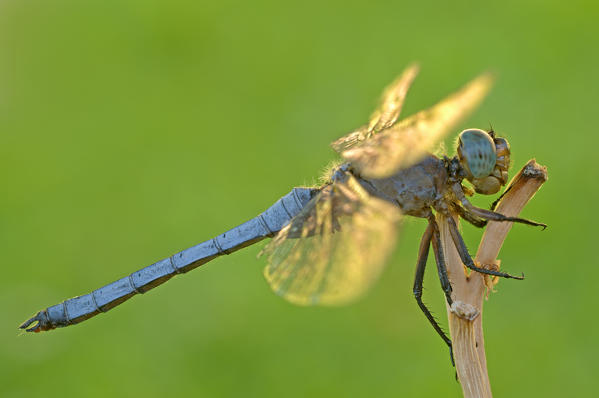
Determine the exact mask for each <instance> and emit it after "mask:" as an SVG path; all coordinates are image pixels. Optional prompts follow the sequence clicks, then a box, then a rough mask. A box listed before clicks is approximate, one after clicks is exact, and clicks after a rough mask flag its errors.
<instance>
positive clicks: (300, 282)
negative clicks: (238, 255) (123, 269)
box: [20, 65, 546, 354]
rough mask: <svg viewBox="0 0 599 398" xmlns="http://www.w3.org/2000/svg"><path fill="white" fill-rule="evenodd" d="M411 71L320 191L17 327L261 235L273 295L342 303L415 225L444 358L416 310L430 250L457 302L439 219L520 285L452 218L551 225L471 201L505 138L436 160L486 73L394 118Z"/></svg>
mask: <svg viewBox="0 0 599 398" xmlns="http://www.w3.org/2000/svg"><path fill="white" fill-rule="evenodd" d="M418 70H419V67H418V65H411V66H409V67H408V68H407V69H406V70H405V71H404V72H403V73H402V74H401V75H400V76H399V77H398V78H397V79H396V80H395V81H394V82H393V83H391V85H389V87H387V88H386V90H385V91H384V93H383V95H382V97H381V100H380V104H379V106H378V108H377V109H376V110H375V111H374V113H373V114H372V115H371V117H370V119H369V122H368V123H367V124H365V125H363V126H362V127H360V128H358V129H356V130H354V131H352V132H350V133H349V134H347V135H345V136H343V137H341V138H339V139H338V140H336V141H334V142H333V143H332V144H331V146H332V148H333V149H334V150H335V151H336V152H337V153H338V154H339V155H340V157H341V160H340V161H339V162H338V163H337V165H336V166H334V167H332V168H330V170H329V172H328V174H327V176H326V178H325V179H324V182H323V184H322V185H321V186H318V187H296V188H293V189H292V190H291V191H290V192H289V193H288V194H286V195H285V196H283V197H281V198H280V199H279V200H278V201H276V202H275V203H274V204H273V205H272V206H271V207H269V208H268V209H267V210H265V211H264V212H263V213H261V214H259V215H258V216H256V217H254V218H252V219H251V220H249V221H247V222H245V223H243V224H241V225H239V226H237V227H235V228H233V229H231V230H229V231H227V232H225V233H223V234H221V235H218V236H216V237H214V238H212V239H210V240H207V241H205V242H202V243H200V244H198V245H196V246H193V247H191V248H188V249H186V250H183V251H181V252H179V253H176V254H173V255H172V256H170V257H167V258H165V259H163V260H160V261H158V262H156V263H154V264H152V265H150V266H147V267H145V268H143V269H140V270H138V271H135V272H133V273H131V274H130V275H128V276H125V277H123V278H121V279H119V280H117V281H115V282H113V283H110V284H108V285H106V286H104V287H101V288H99V289H97V290H94V291H92V292H91V293H88V294H85V295H82V296H78V297H74V298H70V299H67V300H65V301H63V302H62V303H60V304H57V305H54V306H50V307H47V308H45V309H43V310H41V311H39V312H38V313H36V314H35V315H34V316H33V317H31V318H30V319H28V320H27V321H25V322H24V323H23V324H22V325H20V328H21V329H25V330H26V331H27V332H42V331H48V330H52V329H55V328H60V327H66V326H69V325H73V324H77V323H80V322H82V321H84V320H86V319H89V318H91V317H94V316H95V315H98V314H99V313H102V312H106V311H108V310H110V309H112V308H114V307H116V306H118V305H120V304H122V303H123V302H125V301H126V300H128V299H130V298H131V297H133V296H135V295H136V294H138V293H140V294H141V293H145V292H147V291H149V290H151V289H153V288H155V287H156V286H159V285H161V284H163V283H164V282H166V281H167V280H169V279H170V278H172V277H173V276H175V275H177V274H182V273H186V272H188V271H191V270H192V269H195V268H197V267H199V266H201V265H203V264H205V263H207V262H209V261H211V260H213V259H215V258H217V257H220V256H222V255H228V254H231V253H233V252H235V251H237V250H239V249H241V248H244V247H246V246H250V245H252V244H254V243H257V242H259V241H262V240H264V239H267V238H272V239H271V241H270V242H269V243H268V244H267V245H266V246H265V247H264V249H263V250H262V251H261V252H260V255H262V256H265V257H266V258H267V263H268V264H267V265H266V267H265V269H264V276H265V278H266V280H267V281H268V283H269V285H270V286H271V288H272V289H273V291H274V292H275V293H276V294H278V295H280V296H282V297H283V298H285V299H286V300H288V301H290V302H292V303H294V304H298V305H314V304H320V305H340V304H345V303H348V302H350V301H352V300H355V299H356V298H358V297H360V296H361V295H363V294H364V293H365V292H366V291H367V290H368V289H369V287H371V286H372V285H373V283H374V282H375V281H376V280H377V278H378V276H379V275H380V274H381V271H382V270H383V268H384V265H385V263H386V262H387V259H388V257H389V255H390V253H391V252H392V250H393V248H394V244H395V241H396V233H397V228H398V225H399V224H400V222H401V220H402V219H403V218H404V217H406V216H412V217H419V218H424V219H426V220H427V222H428V224H427V227H426V230H425V232H424V234H423V236H422V239H421V243H420V248H419V251H418V259H417V263H416V273H415V278H414V285H413V293H414V297H415V299H416V302H417V304H418V306H419V307H420V309H421V310H422V312H423V313H424V315H425V316H426V318H427V319H428V321H429V322H430V324H431V325H432V326H433V328H434V329H435V331H436V332H437V333H438V334H439V335H440V336H441V338H442V339H443V341H444V342H445V343H446V344H447V345H448V346H449V349H450V354H451V348H452V345H451V340H450V338H449V337H448V336H447V335H446V334H445V332H444V331H443V330H442V329H441V327H440V326H439V324H438V323H437V321H436V320H435V318H433V316H432V314H431V312H430V311H429V309H428V308H427V306H426V305H425V304H424V303H423V301H422V285H423V277H424V271H425V267H426V263H427V259H428V255H429V251H430V247H431V245H432V248H433V252H434V257H435V260H436V265H437V271H438V276H439V279H440V282H441V287H442V289H443V291H444V294H445V299H446V301H447V303H449V304H450V305H451V303H452V302H453V299H452V286H451V281H450V280H449V277H448V273H447V269H446V264H445V259H444V256H443V248H442V242H441V238H440V230H439V224H438V222H437V220H436V215H437V214H442V215H445V216H447V222H448V223H449V227H450V231H451V238H452V241H453V243H454V244H455V246H456V248H457V251H458V253H459V255H460V258H461V260H462V262H463V263H464V265H465V266H466V267H468V268H469V269H471V270H473V271H475V272H479V273H482V274H486V275H491V276H494V277H504V278H514V279H522V278H523V277H521V276H513V275H510V274H508V273H505V272H500V271H498V270H496V269H494V268H493V267H485V266H484V265H483V264H477V263H475V262H474V260H473V259H472V257H471V255H470V254H469V252H468V249H467V247H466V244H465V243H464V240H463V238H462V236H461V234H460V232H459V230H458V225H457V223H456V222H455V221H454V219H453V218H452V217H451V216H450V215H452V214H455V215H458V216H459V217H460V218H462V219H464V220H465V221H466V222H468V223H471V224H473V225H474V226H476V227H480V228H483V227H484V226H485V225H486V224H487V222H488V221H500V222H517V223H523V224H528V225H533V226H542V227H545V226H546V225H545V224H542V223H538V222H535V221H531V220H527V219H523V218H518V217H507V216H505V215H502V214H500V213H497V212H495V211H494V206H492V207H491V210H487V209H483V208H479V207H476V206H474V205H473V204H472V203H471V202H470V201H469V199H468V197H469V196H472V195H473V194H474V193H479V194H484V195H491V194H495V193H497V192H499V190H500V189H501V187H503V186H505V185H506V183H507V180H508V169H509V166H510V146H509V144H508V141H507V140H506V139H505V138H502V137H499V136H497V135H496V134H495V133H494V132H493V131H492V130H489V131H486V130H482V129H476V128H470V129H466V130H464V131H462V132H461V133H460V134H459V137H458V141H457V154H456V155H455V156H453V157H451V158H450V157H448V156H436V155H433V154H432V151H433V150H434V149H435V147H436V146H438V144H439V143H440V141H441V140H442V139H443V138H444V137H445V136H446V135H447V134H448V133H449V132H451V131H452V129H454V128H455V126H456V125H457V124H458V123H460V122H461V121H462V120H463V119H464V118H465V117H467V116H468V115H469V114H470V113H471V112H472V111H473V110H474V109H475V108H476V107H477V106H478V105H479V103H480V102H481V101H482V100H483V98H484V97H485V96H486V94H487V93H488V91H489V89H490V87H491V85H492V82H493V77H492V75H491V74H489V73H483V74H481V75H479V76H478V77H476V78H475V79H473V80H472V81H470V82H469V83H467V84H466V85H464V86H463V87H462V88H460V89H459V90H458V91H456V92H454V93H453V94H451V95H449V96H448V97H446V98H445V99H443V100H441V101H440V102H438V103H437V104H436V105H434V106H432V107H430V108H428V109H426V110H423V111H420V112H417V113H415V114H413V115H411V116H409V117H407V118H405V119H403V120H400V121H398V118H399V115H400V111H401V109H402V106H403V103H404V100H405V97H406V94H407V92H408V89H409V87H410V86H411V84H412V82H413V80H414V78H415V77H416V75H417V73H418ZM507 190H509V186H508V187H507ZM507 190H506V191H504V193H505V192H507ZM496 202H497V201H496Z"/></svg>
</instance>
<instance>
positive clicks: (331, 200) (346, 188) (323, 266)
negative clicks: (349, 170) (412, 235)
mask: <svg viewBox="0 0 599 398" xmlns="http://www.w3.org/2000/svg"><path fill="white" fill-rule="evenodd" d="M348 177H349V178H348V179H347V180H346V181H345V182H334V183H333V184H332V185H328V186H326V187H324V188H323V189H322V191H321V192H320V193H319V194H318V195H317V196H316V197H315V198H313V199H312V200H311V201H310V202H309V203H308V204H307V205H306V207H305V208H304V209H303V210H302V212H301V213H300V214H298V215H297V216H296V217H295V218H294V219H293V220H291V222H290V223H289V225H287V226H286V227H285V228H284V229H282V230H281V231H280V232H279V233H278V234H277V236H276V237H275V238H274V239H273V240H272V241H271V242H270V243H269V244H268V245H267V246H266V247H265V248H264V250H263V251H262V253H260V254H261V255H262V254H266V255H267V256H268V262H269V264H268V265H267V266H266V268H265V269H264V276H265V277H266V280H267V281H268V283H269V284H270V286H271V288H272V289H273V290H274V291H275V293H277V294H278V295H280V296H282V297H284V298H285V299H287V300H288V301H290V302H292V303H294V304H299V305H311V304H323V305H338V304H343V303H346V302H348V301H351V300H352V299H355V298H357V297H359V296H360V295H361V294H362V293H364V292H365V291H366V290H367V289H368V287H370V286H371V285H372V283H373V282H374V281H375V280H376V279H377V278H378V276H379V274H380V273H381V271H382V269H383V266H384V264H385V260H386V259H387V257H388V255H389V253H390V252H391V250H392V248H393V246H394V243H395V235H396V224H397V221H398V220H399V218H400V213H399V209H398V208H397V207H395V206H393V205H392V204H390V203H387V202H385V201H382V200H380V199H377V198H374V197H372V196H370V195H368V193H367V192H366V191H364V189H363V188H362V187H361V186H360V184H359V183H358V182H357V181H356V180H355V178H353V177H352V176H348Z"/></svg>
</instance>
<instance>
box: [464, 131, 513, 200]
mask: <svg viewBox="0 0 599 398" xmlns="http://www.w3.org/2000/svg"><path fill="white" fill-rule="evenodd" d="M458 159H459V161H460V165H461V166H462V169H463V170H464V173H465V174H466V179H467V180H468V181H470V182H471V183H472V185H473V186H474V190H475V191H476V192H478V193H482V194H485V195H491V194H494V193H497V192H498V191H499V189H500V188H501V187H502V186H503V185H505V184H506V183H507V178H508V173H507V172H508V168H509V166H510V145H509V144H508V142H507V140H506V139H505V138H501V137H496V136H495V133H494V132H493V130H491V131H488V132H487V131H484V130H479V129H468V130H464V131H462V132H461V133H460V136H459V138H458Z"/></svg>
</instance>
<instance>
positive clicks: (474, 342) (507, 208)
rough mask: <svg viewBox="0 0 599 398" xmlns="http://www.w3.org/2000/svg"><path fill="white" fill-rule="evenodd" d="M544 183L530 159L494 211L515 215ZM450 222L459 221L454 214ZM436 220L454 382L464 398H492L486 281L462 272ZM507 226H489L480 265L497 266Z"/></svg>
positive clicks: (543, 174)
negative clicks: (447, 283) (448, 295)
mask: <svg viewBox="0 0 599 398" xmlns="http://www.w3.org/2000/svg"><path fill="white" fill-rule="evenodd" d="M546 180H547V170H546V168H545V167H543V166H540V165H539V164H537V162H536V161H535V160H534V159H532V160H530V161H529V162H528V163H527V164H526V165H525V166H524V167H523V168H522V170H520V172H519V173H518V174H517V175H516V176H515V177H514V178H513V179H512V181H511V182H510V185H508V186H511V188H510V190H509V191H508V192H507V193H506V194H505V196H504V197H503V198H502V200H501V202H499V205H498V206H497V209H496V211H497V212H498V213H501V214H504V215H506V216H512V217H514V216H517V215H518V214H519V213H520V211H521V210H522V208H523V207H524V206H525V205H526V203H527V202H528V201H529V200H530V199H531V198H532V197H533V196H534V194H535V193H536V192H537V191H538V189H539V188H540V187H541V185H542V184H543V183H544V182H545V181H546ZM454 219H456V221H457V216H454ZM438 221H439V226H440V229H441V241H442V243H443V251H444V254H445V260H446V263H447V270H448V273H449V279H450V280H451V284H452V287H453V299H454V304H453V305H452V306H451V308H449V306H448V308H447V315H448V318H449V330H450V334H451V339H452V341H453V353H454V358H455V363H456V370H457V373H458V378H459V380H460V383H461V385H462V391H463V393H464V397H466V398H471V397H472V398H474V397H477V398H479V397H485V398H486V397H491V396H492V394H491V385H490V383H489V376H488V372H487V361H486V357H485V349H484V338H483V330H482V309H483V297H484V295H485V289H486V286H487V285H486V284H485V278H484V276H483V275H482V274H480V273H478V272H471V273H469V272H466V268H465V267H464V265H463V264H462V261H461V260H460V257H459V255H458V252H457V250H456V248H455V246H454V244H453V240H452V239H451V234H450V232H449V226H448V223H447V219H446V218H445V217H443V216H442V215H439V217H438ZM511 227H512V223H511V222H489V224H488V225H487V228H486V229H485V232H484V234H483V237H482V240H481V242H480V245H479V247H478V251H477V253H476V262H477V263H478V264H479V266H483V267H485V268H489V267H490V266H491V267H492V266H493V265H494V264H495V265H496V266H497V267H498V266H499V263H498V262H497V260H496V258H497V255H498V254H499V249H501V246H502V244H503V241H504V240H505V238H506V236H507V234H508V232H509V230H510V228H511ZM496 269H497V268H496ZM514 283H517V282H514Z"/></svg>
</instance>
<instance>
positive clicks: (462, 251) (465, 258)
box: [447, 215, 524, 280]
mask: <svg viewBox="0 0 599 398" xmlns="http://www.w3.org/2000/svg"><path fill="white" fill-rule="evenodd" d="M447 223H448V224H449V232H450V234H451V239H452V240H453V243H454V244H455V247H456V249H457V250H458V254H459V255H460V259H461V260H462V262H463V263H464V265H465V266H466V267H468V268H470V269H471V270H474V271H476V272H480V273H481V274H487V275H494V276H499V277H502V278H511V279H520V280H522V279H524V275H522V276H514V275H510V274H508V273H505V272H499V271H495V270H491V269H485V268H481V267H478V266H477V265H476V264H475V263H474V260H472V257H471V256H470V253H469V252H468V248H467V247H466V244H465V243H464V239H463V238H462V235H461V234H460V231H459V230H458V226H457V224H456V223H455V221H454V220H453V218H452V217H450V216H449V215H448V216H447Z"/></svg>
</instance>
